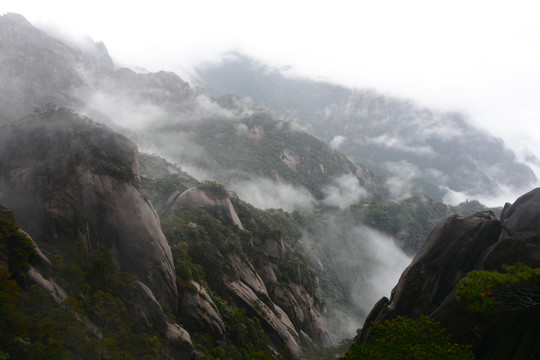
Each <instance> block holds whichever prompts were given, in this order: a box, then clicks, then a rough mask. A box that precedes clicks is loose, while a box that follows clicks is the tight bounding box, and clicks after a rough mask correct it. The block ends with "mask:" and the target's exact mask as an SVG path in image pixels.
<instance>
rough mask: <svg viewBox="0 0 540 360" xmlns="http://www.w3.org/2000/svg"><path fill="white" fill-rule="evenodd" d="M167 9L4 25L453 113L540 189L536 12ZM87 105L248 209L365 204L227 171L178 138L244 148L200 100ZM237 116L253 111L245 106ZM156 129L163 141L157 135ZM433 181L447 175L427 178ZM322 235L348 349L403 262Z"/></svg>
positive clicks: (344, 189)
mask: <svg viewBox="0 0 540 360" xmlns="http://www.w3.org/2000/svg"><path fill="white" fill-rule="evenodd" d="M172 4H173V3H172V2H166V1H159V0H158V1H154V2H152V4H151V7H150V6H149V5H148V4H146V3H145V4H144V5H142V4H141V3H136V2H129V3H128V2H122V1H119V2H110V1H109V2H103V1H93V2H83V3H79V2H69V1H54V0H53V1H47V2H43V1H20V0H17V1H11V0H5V1H3V2H2V4H1V5H0V13H4V12H8V11H9V12H18V13H21V14H23V15H24V16H25V17H27V18H28V19H29V20H30V21H31V22H33V23H35V24H36V25H38V26H41V28H43V29H48V30H51V29H55V30H54V31H56V32H57V33H60V32H61V33H64V32H65V31H66V30H67V31H68V32H69V33H70V34H72V36H71V39H69V40H68V41H69V42H72V43H78V44H84V43H88V38H87V37H85V36H84V34H88V35H89V36H91V37H92V38H93V39H94V40H98V41H103V42H104V43H105V44H106V46H107V48H108V50H109V52H110V54H111V56H112V57H113V59H114V61H115V62H116V63H117V64H118V65H120V66H130V67H133V68H134V67H138V66H142V67H144V68H145V69H147V70H149V71H158V70H169V71H174V72H176V73H178V74H179V75H180V76H181V77H182V78H184V79H185V80H192V79H193V78H194V76H193V73H194V70H193V69H194V68H195V67H196V66H197V65H198V64H200V63H201V62H203V61H207V60H212V61H213V60H216V59H219V58H220V57H221V56H223V54H225V53H226V52H228V51H231V50H232V51H238V52H240V53H245V54H247V55H249V56H252V57H254V58H256V59H261V60H262V61H264V62H266V63H268V64H270V65H272V66H276V67H283V66H291V67H292V68H290V70H289V71H288V73H289V74H291V76H307V77H309V78H312V79H322V80H328V81H332V82H336V83H339V84H344V85H347V86H351V87H357V88H374V89H376V90H377V91H378V92H380V93H385V94H388V95H394V96H399V97H402V98H410V99H413V100H414V101H415V102H416V103H419V104H421V105H422V106H430V107H433V108H434V109H436V110H442V111H462V112H464V113H466V114H467V121H470V122H472V123H474V124H476V125H478V126H480V127H481V128H483V129H484V130H486V131H489V132H491V133H492V134H494V135H495V136H498V137H501V138H503V139H504V141H505V142H506V143H507V144H508V145H509V146H510V147H511V148H512V149H513V150H514V151H516V153H517V156H518V158H519V159H520V160H522V161H525V162H527V163H528V164H529V165H530V166H531V167H532V168H533V169H534V170H535V171H536V174H537V175H538V176H539V177H540V161H538V158H537V157H538V156H540V125H539V124H540V121H539V120H540V102H539V101H538V99H539V98H540V90H539V88H538V84H539V83H540V67H539V66H538V64H540V46H538V44H539V42H540V22H538V19H537V14H538V12H537V11H535V9H536V5H537V4H536V2H534V1H514V2H512V3H511V4H510V3H505V2H498V1H489V2H487V1H478V2H469V1H454V2H452V3H445V4H441V3H438V2H430V1H418V0H415V1H411V2H401V1H389V0H383V1H378V2H369V3H368V2H345V1H337V2H332V6H331V7H330V6H329V5H328V3H322V2H321V3H318V2H309V3H308V2H302V1H299V2H285V1H279V0H278V1H272V2H265V3H260V2H249V1H230V2H217V1H215V2H212V1H199V2H190V3H184V2H180V3H177V4H174V5H172ZM85 101H86V104H87V106H88V108H87V109H86V112H87V113H88V114H94V113H96V112H99V113H100V114H101V115H102V116H103V118H104V119H108V121H112V124H113V126H115V127H116V128H117V129H124V131H126V130H127V132H128V134H129V135H130V136H131V137H132V138H133V139H134V140H135V141H136V143H137V144H138V145H139V147H140V149H141V150H142V151H148V152H156V153H158V154H160V155H162V156H164V157H166V158H167V159H168V160H170V161H173V162H175V163H178V164H180V165H181V166H182V168H183V169H184V170H186V171H187V172H189V173H190V174H192V175H194V176H195V177H197V178H199V179H200V180H203V179H212V180H216V181H219V182H224V181H227V179H228V178H235V179H236V180H235V181H231V182H229V183H227V184H226V185H227V187H228V189H229V190H232V191H235V192H236V193H237V194H238V195H239V196H240V198H242V199H243V200H246V201H248V202H250V203H252V204H253V205H255V206H257V207H260V208H263V209H267V208H282V209H284V210H288V211H293V210H302V211H310V210H313V209H315V208H316V207H318V206H321V205H328V206H337V207H340V208H344V207H347V206H349V205H351V204H353V203H355V202H358V201H361V200H363V199H367V198H369V197H370V194H369V193H368V192H367V191H366V189H364V188H363V187H362V186H360V184H359V183H358V180H357V179H356V178H355V177H354V176H352V175H344V176H341V177H337V178H336V179H334V180H333V182H332V183H330V184H328V185H327V186H326V187H324V189H323V194H324V197H323V199H322V200H316V199H315V198H314V197H313V195H312V194H311V193H310V192H309V191H308V190H307V189H305V188H303V187H299V186H295V185H293V184H290V183H287V182H284V181H279V180H275V179H274V180H272V179H268V178H260V177H254V176H248V175H247V174H243V173H241V172H238V171H235V170H234V169H230V171H229V172H228V171H223V169H222V168H220V167H219V166H217V165H216V164H215V162H212V160H211V159H212V157H211V156H210V154H207V153H206V150H205V149H204V148H203V147H202V146H200V145H198V144H197V143H196V142H195V141H194V139H193V137H192V136H191V135H190V133H189V132H188V131H183V130H181V129H176V128H175V126H177V125H180V124H185V123H189V122H192V121H205V120H206V119H211V118H219V119H225V120H228V121H231V122H236V123H235V130H236V131H237V133H238V134H240V135H249V133H248V128H247V126H246V125H244V124H242V123H240V122H238V119H240V118H241V116H243V115H245V114H238V113H236V112H235V111H234V110H231V109H225V108H224V107H222V106H219V105H218V104H217V103H216V102H215V101H213V100H212V99H211V98H210V97H208V96H207V95H204V94H197V95H194V96H193V98H191V99H190V100H189V101H187V102H186V103H185V104H182V107H181V108H180V109H175V111H174V112H171V110H170V109H168V108H167V106H163V105H162V104H157V103H153V102H144V101H140V99H138V98H136V97H134V96H131V95H129V94H124V93H121V92H116V91H111V90H110V89H106V88H102V89H98V91H96V92H93V93H91V94H89V95H88V97H87V98H86V99H85ZM245 101H247V103H249V101H248V100H245ZM240 108H242V109H247V110H246V111H248V112H249V111H250V110H249V106H240ZM293 124H294V123H293ZM446 125H447V124H445V123H444V122H435V123H433V126H430V127H427V128H425V130H424V133H423V134H422V136H424V137H430V136H435V135H436V136H438V137H439V138H444V137H456V136H459V135H460V134H459V133H455V132H454V130H453V129H452V127H449V126H446ZM160 127H169V131H168V132H155V131H154V130H155V129H157V128H160ZM298 129H300V128H298ZM300 130H301V129H300ZM346 135H347V134H343V135H339V136H336V137H334V138H333V140H332V141H331V143H330V145H331V146H332V147H333V148H335V149H339V148H340V147H341V146H343V145H344V144H346V142H347V141H349V139H348V138H347V137H346ZM372 141H374V142H376V143H378V144H381V145H384V146H389V147H394V148H397V149H400V150H401V151H403V152H410V153H415V154H419V155H422V156H427V157H429V156H430V154H431V153H432V151H433V150H432V149H431V148H430V147H428V146H415V144H412V143H405V142H403V141H401V140H398V139H396V138H394V137H392V136H391V135H384V136H381V137H378V138H376V139H373V140H372ZM201 162H205V163H206V164H207V165H208V166H207V167H204V166H200V163H201ZM382 165H383V167H384V168H385V169H386V170H388V171H389V173H390V175H389V176H388V177H387V179H386V183H385V186H386V187H387V189H388V190H389V193H390V197H391V199H393V200H396V201H397V200H401V199H404V198H406V197H408V196H410V195H411V194H412V189H413V185H412V181H413V179H414V178H415V177H417V176H418V175H419V172H420V171H419V169H418V168H416V167H415V166H414V165H412V164H410V163H408V162H406V161H399V162H389V163H385V164H382ZM218 170H219V171H218ZM494 170H496V169H494ZM430 176H432V177H433V178H438V177H443V176H444V174H442V173H438V172H436V171H435V170H434V171H433V172H432V173H431V175H430ZM514 191H515V190H513V189H510V188H504V187H503V188H501V191H500V192H499V196H497V197H490V198H489V199H481V200H482V201H484V202H486V204H487V205H491V206H500V205H503V204H504V202H506V201H513V200H514V199H515V198H516V197H517V194H515V193H514ZM473 198H475V194H468V193H466V192H455V191H449V192H448V195H447V196H446V198H445V201H446V202H448V203H451V204H457V203H459V202H461V201H464V200H466V199H473ZM328 222H329V228H328V229H326V230H324V231H323V230H321V232H319V233H315V234H305V236H304V237H303V239H302V244H303V245H304V247H305V248H306V249H308V250H309V251H310V252H311V255H312V256H313V257H314V258H315V259H316V260H318V261H320V262H321V263H322V264H323V266H325V267H330V266H331V267H334V268H335V269H336V271H337V274H338V278H339V281H340V282H341V283H342V284H344V286H346V290H347V291H348V294H347V296H349V297H350V299H351V300H353V301H354V303H355V305H354V309H353V310H351V308H339V307H338V306H336V307H335V309H334V310H335V311H334V313H332V316H333V318H332V319H333V322H331V324H333V327H334V331H336V333H337V334H338V336H339V337H350V336H351V335H354V331H355V330H356V329H357V328H358V327H360V326H361V324H362V321H363V317H365V316H366V315H367V312H368V311H369V310H370V309H371V307H372V306H373V304H374V303H375V301H377V300H378V299H379V298H380V297H381V296H389V295H390V290H391V288H392V286H394V285H395V284H396V283H397V280H398V278H399V275H400V274H401V272H402V270H403V269H404V268H405V267H406V266H407V264H408V263H409V262H410V258H409V257H407V256H406V255H405V254H404V253H403V252H402V251H401V250H400V249H399V248H398V247H397V246H396V245H395V244H394V242H393V240H392V239H391V238H390V237H388V236H386V235H384V234H381V233H379V232H377V231H375V230H373V229H370V228H367V227H364V226H361V225H359V224H344V223H343V222H339V221H338V220H337V219H328ZM351 315H352V316H351Z"/></svg>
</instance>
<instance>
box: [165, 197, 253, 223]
mask: <svg viewBox="0 0 540 360" xmlns="http://www.w3.org/2000/svg"><path fill="white" fill-rule="evenodd" d="M169 201H171V202H172V204H170V206H171V209H173V210H174V209H190V208H202V209H205V210H206V211H208V212H209V213H211V214H212V215H214V216H215V217H216V218H218V219H220V220H221V221H223V222H224V223H226V224H234V225H236V226H238V227H239V228H240V229H243V228H244V227H243V226H242V222H241V221H240V218H239V217H238V215H237V214H236V211H235V210H234V207H233V205H232V203H231V200H229V198H223V199H213V198H210V197H209V196H208V194H206V193H205V192H204V191H203V190H201V189H198V188H196V187H192V188H190V189H187V190H186V191H184V192H183V193H182V194H180V195H179V196H175V194H173V195H172V196H171V197H170V198H169Z"/></svg>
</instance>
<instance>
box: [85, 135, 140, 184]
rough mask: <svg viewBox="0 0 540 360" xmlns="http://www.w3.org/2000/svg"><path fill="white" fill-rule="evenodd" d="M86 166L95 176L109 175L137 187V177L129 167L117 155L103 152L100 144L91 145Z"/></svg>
mask: <svg viewBox="0 0 540 360" xmlns="http://www.w3.org/2000/svg"><path fill="white" fill-rule="evenodd" d="M88 165H89V167H90V170H92V172H93V173H95V174H100V175H109V176H112V177H114V178H116V179H119V180H122V181H125V182H129V183H131V184H132V185H134V186H136V187H138V186H139V182H138V180H137V176H136V175H135V174H134V173H133V170H132V169H131V166H128V165H126V164H124V163H123V162H122V160H120V158H119V157H118V155H117V154H114V153H111V152H109V151H107V150H105V149H104V148H103V146H102V145H101V144H98V143H92V144H91V146H90V149H89V151H88Z"/></svg>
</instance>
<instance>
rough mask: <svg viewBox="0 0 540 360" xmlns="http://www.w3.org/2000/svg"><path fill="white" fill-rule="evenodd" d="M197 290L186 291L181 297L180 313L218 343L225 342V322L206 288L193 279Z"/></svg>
mask: <svg viewBox="0 0 540 360" xmlns="http://www.w3.org/2000/svg"><path fill="white" fill-rule="evenodd" d="M191 284H192V285H193V287H194V289H195V291H193V292H192V291H189V290H188V291H186V292H184V294H182V295H181V297H180V309H179V315H180V316H181V317H183V318H185V319H187V321H188V323H189V324H191V325H193V326H194V327H196V328H198V329H204V331H205V332H208V333H209V334H211V335H212V338H213V339H214V340H215V341H217V342H218V343H224V342H225V323H224V322H223V319H222V318H221V314H220V313H219V311H218V309H217V307H216V305H215V304H214V302H213V301H212V299H211V298H210V295H209V294H208V293H207V292H206V290H205V289H204V288H203V287H202V286H201V285H199V284H198V283H196V282H195V281H192V282H191Z"/></svg>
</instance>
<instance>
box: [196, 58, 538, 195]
mask: <svg viewBox="0 0 540 360" xmlns="http://www.w3.org/2000/svg"><path fill="white" fill-rule="evenodd" d="M197 75H198V78H199V79H200V82H201V84H203V86H205V87H206V88H208V89H210V90H211V91H213V93H215V94H225V93H234V94H237V95H239V96H245V97H249V98H251V99H253V101H255V102H256V103H259V104H261V105H264V106H266V107H268V108H271V109H274V110H275V111H277V112H278V114H280V115H281V116H283V117H285V118H287V119H291V120H294V121H296V122H297V123H299V124H300V125H301V126H304V127H306V128H308V129H309V130H310V131H311V132H312V133H313V134H315V135H316V136H318V137H319V138H321V139H323V140H325V141H327V142H328V143H330V144H333V146H334V147H335V148H339V149H340V150H341V151H343V152H344V153H345V154H347V155H348V156H350V157H351V159H353V160H354V161H356V162H357V163H360V164H363V165H366V166H368V167H369V168H370V169H371V170H372V171H374V172H375V173H376V174H377V175H379V176H385V177H386V186H387V188H388V191H389V192H390V194H392V195H394V198H396V197H397V198H401V197H402V196H403V194H409V195H428V196H429V197H431V198H433V199H435V200H443V199H444V197H445V196H446V195H448V194H449V192H459V193H464V194H466V195H467V197H469V198H470V197H473V198H475V197H476V198H477V197H487V196H492V195H494V194H497V193H500V191H501V189H502V188H505V187H508V188H510V189H513V190H515V191H521V192H523V191H525V190H526V189H528V188H530V187H531V186H532V185H533V184H535V183H536V182H537V181H538V180H537V178H536V176H535V175H534V173H533V171H532V170H531V169H530V168H529V167H528V166H527V165H525V164H523V163H520V162H519V161H518V160H517V159H516V157H515V155H514V153H513V152H512V150H511V149H508V148H507V147H506V146H505V144H504V143H503V141H502V140H500V139H497V138H494V137H492V136H490V135H489V134H487V133H485V132H483V131H481V130H479V129H477V128H475V127H473V126H471V125H470V124H469V123H468V122H467V120H466V118H465V117H464V116H463V115H462V114H459V113H457V112H450V113H442V112H437V111H434V110H430V109H428V108H422V107H419V106H417V105H415V104H413V103H412V102H410V101H407V100H401V99H397V98H393V97H390V96H386V95H383V94H379V93H377V92H375V91H373V90H361V89H349V88H346V87H343V86H339V85H334V84H331V83H327V82H323V81H313V80H309V79H304V78H299V77H296V76H293V75H291V74H288V73H287V72H286V71H282V70H280V69H274V68H271V67H269V66H267V65H264V64H262V63H260V62H257V61H255V60H253V59H251V58H248V57H246V56H243V55H240V54H232V55H231V56H228V57H225V58H224V60H223V61H222V62H218V63H210V64H206V65H203V66H200V67H199V69H198V71H197ZM509 173H510V174H514V175H516V176H515V177H512V178H511V179H510V178H508V177H507V176H505V174H509Z"/></svg>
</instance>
